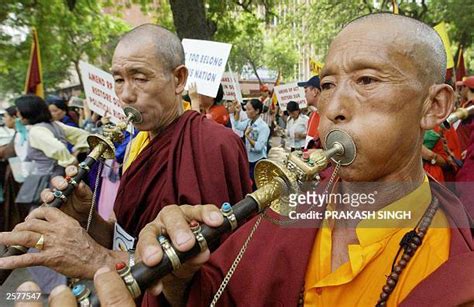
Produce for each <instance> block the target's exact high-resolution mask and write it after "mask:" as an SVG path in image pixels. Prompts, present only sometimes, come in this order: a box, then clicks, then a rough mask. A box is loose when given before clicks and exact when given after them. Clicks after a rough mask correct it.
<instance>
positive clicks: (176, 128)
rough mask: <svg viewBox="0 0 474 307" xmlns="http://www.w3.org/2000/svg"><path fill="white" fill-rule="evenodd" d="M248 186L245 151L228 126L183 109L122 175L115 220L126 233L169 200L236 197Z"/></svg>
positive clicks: (212, 201) (205, 201)
mask: <svg viewBox="0 0 474 307" xmlns="http://www.w3.org/2000/svg"><path fill="white" fill-rule="evenodd" d="M249 192H251V185H250V178H249V176H248V160H247V153H246V150H245V148H244V147H243V144H242V141H241V140H240V139H239V137H238V136H237V135H236V134H235V133H234V132H233V131H232V130H231V129H229V128H226V127H224V126H222V125H219V124H217V123H215V122H213V121H211V120H208V119H206V118H205V117H204V116H201V115H200V114H199V113H197V112H194V111H187V112H185V113H184V114H183V115H182V116H180V117H179V118H178V119H177V120H176V121H175V122H173V123H172V124H171V125H169V126H168V127H166V129H165V130H164V131H162V132H161V133H160V134H159V135H158V136H156V137H154V138H153V139H152V140H151V141H150V143H149V144H148V145H147V146H146V147H145V148H144V149H143V150H142V152H141V153H140V154H139V155H138V157H137V159H136V160H135V161H134V162H133V163H132V164H131V165H130V167H129V168H128V169H127V171H126V172H125V174H124V175H123V177H122V179H121V182H120V187H119V190H118V193H117V199H116V200H115V206H114V211H115V214H116V215H117V221H118V223H119V224H120V226H122V227H123V228H124V229H125V230H126V231H127V232H128V233H129V234H131V235H132V236H135V237H138V234H139V232H140V230H141V229H142V228H143V227H144V226H145V225H146V224H148V223H149V222H151V221H153V219H154V218H155V217H156V216H157V215H158V212H159V211H160V210H161V208H163V207H164V206H166V205H169V204H215V205H217V206H220V205H221V204H222V203H223V202H226V201H227V202H230V203H231V204H232V203H236V202H238V201H240V200H241V199H242V198H243V197H244V196H245V195H246V194H247V193H249Z"/></svg>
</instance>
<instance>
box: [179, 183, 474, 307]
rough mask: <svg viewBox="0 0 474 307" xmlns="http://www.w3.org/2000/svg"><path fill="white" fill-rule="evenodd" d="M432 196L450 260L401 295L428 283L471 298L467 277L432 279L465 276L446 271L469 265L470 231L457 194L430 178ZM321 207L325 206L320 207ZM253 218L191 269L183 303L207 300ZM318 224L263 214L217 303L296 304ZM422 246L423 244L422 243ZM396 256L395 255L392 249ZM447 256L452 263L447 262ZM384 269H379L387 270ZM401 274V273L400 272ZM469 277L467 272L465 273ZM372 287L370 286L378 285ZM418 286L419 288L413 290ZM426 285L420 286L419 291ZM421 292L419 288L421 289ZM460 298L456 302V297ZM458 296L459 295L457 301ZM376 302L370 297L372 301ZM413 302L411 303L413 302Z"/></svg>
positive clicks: (416, 292) (473, 289)
mask: <svg viewBox="0 0 474 307" xmlns="http://www.w3.org/2000/svg"><path fill="white" fill-rule="evenodd" d="M432 193H433V196H435V197H437V198H438V199H439V201H440V204H441V205H442V209H443V211H444V212H445V213H446V216H447V217H448V220H449V222H450V225H451V226H452V227H453V228H452V229H451V233H452V235H451V247H450V256H449V260H448V261H447V262H446V263H444V264H443V265H441V266H440V267H439V268H438V269H437V270H436V271H435V272H434V273H433V274H432V275H430V276H429V277H428V278H426V279H425V280H424V281H423V282H422V283H421V284H420V285H419V286H418V287H417V288H416V289H415V290H414V291H413V294H410V295H409V296H408V297H407V298H406V301H407V302H409V301H410V300H415V301H416V299H417V297H423V296H422V295H425V296H426V295H431V294H432V292H429V293H427V292H426V291H434V290H433V288H430V287H429V286H428V288H423V287H424V285H425V284H426V285H433V284H434V285H440V286H441V285H442V287H445V288H447V289H449V292H448V291H444V293H445V295H447V294H446V293H449V296H450V298H451V299H452V301H455V300H456V299H457V298H459V299H460V300H461V301H462V300H463V299H464V298H470V297H472V295H474V287H472V283H466V284H465V285H464V286H463V287H453V286H452V285H454V284H455V283H453V284H436V280H435V281H434V282H432V279H431V276H433V279H436V278H437V280H443V278H445V277H446V280H448V276H449V280H454V279H457V282H456V284H461V283H462V282H464V281H465V279H464V277H462V276H463V275H461V274H457V275H454V274H451V270H450V269H451V268H453V267H454V268H459V266H460V265H459V263H460V262H461V266H462V267H464V268H465V269H466V272H467V271H469V272H472V271H473V270H474V261H473V259H474V257H473V256H472V255H474V253H473V249H474V245H473V240H472V234H471V232H470V229H469V226H468V225H469V220H468V217H467V215H466V213H465V211H464V208H463V206H462V205H461V203H460V202H459V200H458V199H457V198H456V197H455V196H454V195H453V194H452V193H451V192H450V191H449V190H447V189H446V188H445V187H443V186H441V185H439V184H437V183H432ZM320 210H321V211H323V210H324V208H320ZM255 219H256V217H255V218H254V219H252V220H250V221H249V222H247V223H246V224H244V225H243V226H242V227H241V228H240V229H239V230H238V231H237V232H235V233H234V234H232V235H231V236H230V237H229V238H228V239H227V240H226V241H225V242H224V243H223V244H222V245H221V246H220V247H219V249H218V250H217V251H216V252H214V253H213V254H212V256H211V259H210V261H209V262H208V263H207V264H206V265H205V266H204V267H203V268H202V269H201V270H200V271H199V272H198V273H197V274H196V276H195V278H194V281H193V284H192V285H191V288H190V289H191V292H190V296H189V299H188V306H193V307H194V306H208V305H209V303H210V301H211V300H212V298H213V296H214V294H215V293H216V291H217V289H218V287H219V285H220V283H221V282H222V280H223V278H224V276H225V274H226V273H227V271H228V269H229V267H230V266H231V264H232V262H233V261H234V258H235V256H236V255H237V253H238V252H239V250H240V248H241V247H242V244H243V242H244V241H245V239H246V238H247V236H248V234H249V232H250V230H251V228H252V227H253V224H254V223H255ZM318 226H319V225H315V227H313V228H301V229H292V228H288V227H279V226H276V225H274V224H272V223H271V222H269V221H268V220H265V219H264V220H262V222H261V224H260V226H259V229H258V230H257V231H256V232H255V234H254V237H253V239H252V240H251V241H250V244H249V246H248V249H247V251H246V253H245V255H244V256H243V258H242V260H241V262H240V264H239V266H238V267H237V270H236V271H235V273H234V275H233V277H232V278H231V279H230V282H229V284H228V285H227V287H226V289H225V290H224V292H223V294H222V296H221V298H220V299H219V301H218V303H217V305H218V306H235V305H238V306H296V305H297V303H298V299H299V295H300V293H301V290H302V289H303V285H304V279H305V274H306V268H307V265H308V261H309V258H310V255H311V251H312V248H313V244H314V240H315V236H316V233H317V230H318ZM421 248H423V246H421ZM394 256H395V255H394ZM451 260H453V262H456V263H457V266H456V263H454V264H452V262H451ZM388 273H389V272H380V274H388ZM402 274H403V273H402ZM469 278H472V277H469ZM382 286H383V285H380V289H374V291H381V289H382ZM418 289H421V290H418ZM423 290H425V291H423ZM420 293H421V294H420ZM461 301H459V302H461ZM456 302H458V301H456ZM375 303H376V302H374V305H375ZM412 306H414V305H413V304H412Z"/></svg>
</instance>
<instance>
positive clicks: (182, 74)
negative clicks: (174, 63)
mask: <svg viewBox="0 0 474 307" xmlns="http://www.w3.org/2000/svg"><path fill="white" fill-rule="evenodd" d="M173 75H174V82H175V84H176V87H175V94H176V95H181V94H182V93H183V91H184V87H185V86H186V81H187V80H188V69H187V68H186V66H184V65H179V66H178V67H176V68H175V69H174V70H173Z"/></svg>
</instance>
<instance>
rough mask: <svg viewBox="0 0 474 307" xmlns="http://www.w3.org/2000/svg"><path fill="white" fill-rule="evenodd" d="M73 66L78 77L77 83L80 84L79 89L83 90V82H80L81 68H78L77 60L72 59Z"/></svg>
mask: <svg viewBox="0 0 474 307" xmlns="http://www.w3.org/2000/svg"><path fill="white" fill-rule="evenodd" d="M74 68H76V73H77V76H78V77H79V84H81V89H82V90H84V83H82V76H81V70H80V69H79V60H74Z"/></svg>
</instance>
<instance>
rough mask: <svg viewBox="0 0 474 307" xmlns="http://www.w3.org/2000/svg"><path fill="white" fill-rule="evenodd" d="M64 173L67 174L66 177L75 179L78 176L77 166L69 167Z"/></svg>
mask: <svg viewBox="0 0 474 307" xmlns="http://www.w3.org/2000/svg"><path fill="white" fill-rule="evenodd" d="M64 172H65V173H66V176H68V177H74V176H76V175H77V167H76V166H75V165H68V166H67V167H66V169H65V170H64Z"/></svg>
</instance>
